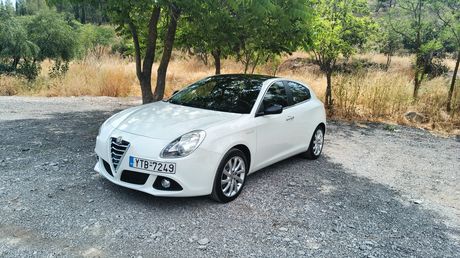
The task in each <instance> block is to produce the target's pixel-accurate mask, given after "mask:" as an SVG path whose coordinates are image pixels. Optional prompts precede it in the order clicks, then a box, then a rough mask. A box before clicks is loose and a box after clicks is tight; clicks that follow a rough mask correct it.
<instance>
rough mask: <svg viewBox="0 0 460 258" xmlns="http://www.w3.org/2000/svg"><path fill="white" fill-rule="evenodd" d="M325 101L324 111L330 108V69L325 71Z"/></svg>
mask: <svg viewBox="0 0 460 258" xmlns="http://www.w3.org/2000/svg"><path fill="white" fill-rule="evenodd" d="M326 81H327V86H326V100H325V105H326V109H330V108H332V69H329V70H327V71H326Z"/></svg>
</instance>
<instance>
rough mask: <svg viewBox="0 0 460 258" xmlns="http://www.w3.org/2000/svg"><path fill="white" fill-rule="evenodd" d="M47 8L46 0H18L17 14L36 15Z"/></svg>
mask: <svg viewBox="0 0 460 258" xmlns="http://www.w3.org/2000/svg"><path fill="white" fill-rule="evenodd" d="M47 10H49V8H48V5H47V3H46V0H16V14H17V15H35V14H38V13H39V12H42V11H47Z"/></svg>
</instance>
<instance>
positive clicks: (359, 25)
mask: <svg viewBox="0 0 460 258" xmlns="http://www.w3.org/2000/svg"><path fill="white" fill-rule="evenodd" d="M313 10H314V20H313V25H312V34H311V37H312V42H311V44H310V45H309V46H307V50H311V51H312V52H313V54H314V58H315V61H316V63H317V64H318V65H319V67H320V70H321V71H322V72H323V73H325V74H326V80H327V87H326V99H325V105H326V107H327V108H332V106H333V100H332V74H333V72H334V69H335V66H336V63H337V59H338V58H339V57H340V56H344V57H346V58H348V57H350V56H351V55H353V54H354V53H355V52H356V49H357V48H358V47H360V46H362V45H363V44H364V43H365V42H366V40H367V38H368V36H369V35H370V34H371V33H373V31H374V30H375V28H376V25H375V23H374V22H373V20H372V19H371V17H370V13H369V9H368V6H367V1H366V0H318V1H317V2H316V3H315V4H314V6H313Z"/></svg>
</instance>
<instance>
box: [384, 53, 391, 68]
mask: <svg viewBox="0 0 460 258" xmlns="http://www.w3.org/2000/svg"><path fill="white" fill-rule="evenodd" d="M390 64H391V53H388V54H387V63H386V65H385V70H387V71H388V69H389V68H390Z"/></svg>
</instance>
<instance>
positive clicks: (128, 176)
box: [120, 170, 150, 185]
mask: <svg viewBox="0 0 460 258" xmlns="http://www.w3.org/2000/svg"><path fill="white" fill-rule="evenodd" d="M149 176H150V175H149V174H145V173H140V172H135V171H131V170H123V172H122V173H121V177H120V180H121V181H123V182H126V183H130V184H135V185H143V184H145V182H147V179H148V178H149Z"/></svg>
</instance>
